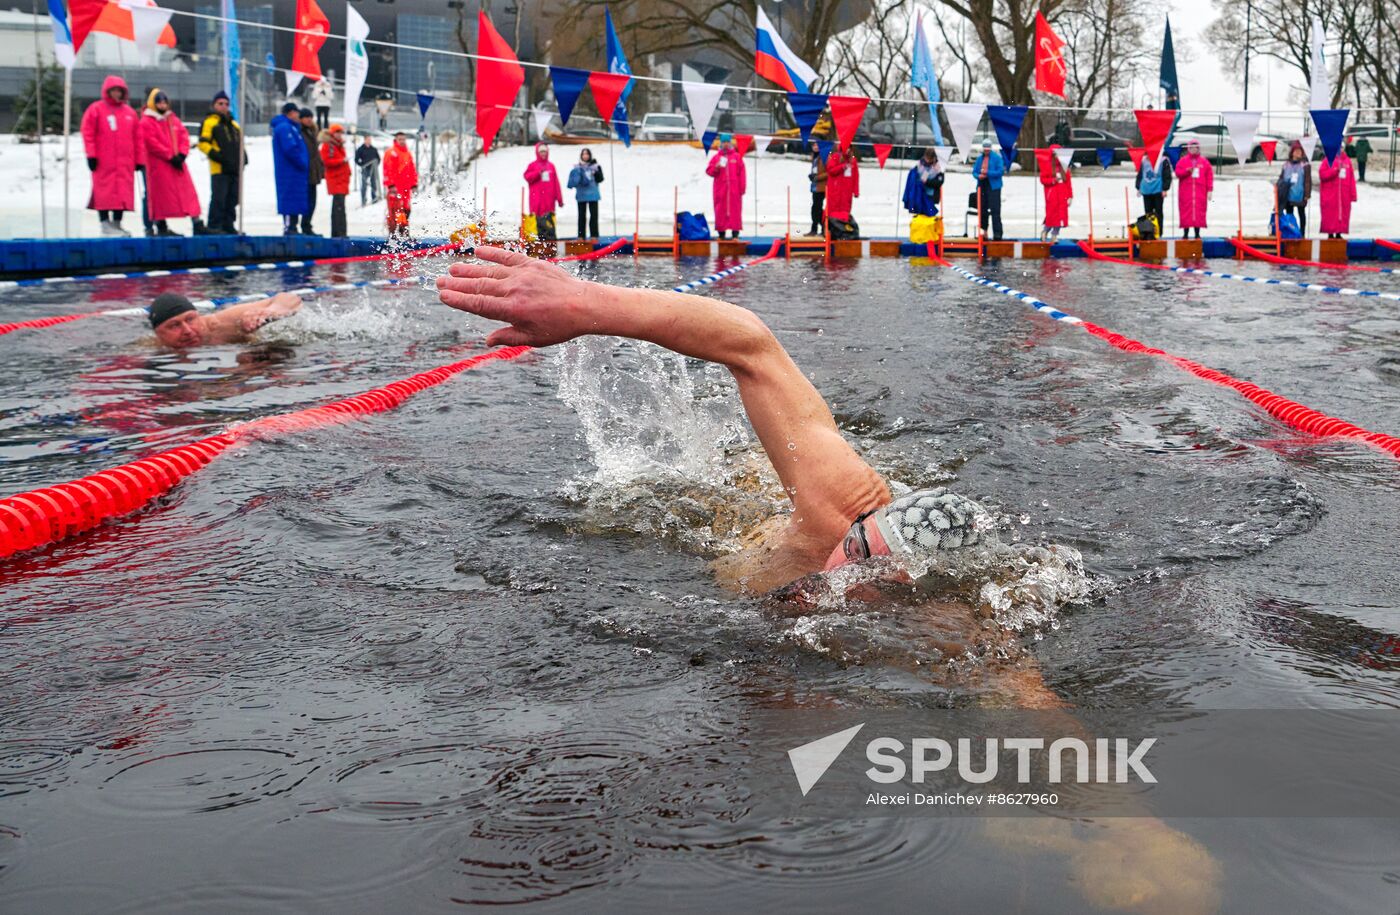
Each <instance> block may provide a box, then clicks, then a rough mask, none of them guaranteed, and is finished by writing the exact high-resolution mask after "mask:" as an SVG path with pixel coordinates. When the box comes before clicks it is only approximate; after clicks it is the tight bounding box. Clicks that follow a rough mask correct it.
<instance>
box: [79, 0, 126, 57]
mask: <svg viewBox="0 0 1400 915" xmlns="http://www.w3.org/2000/svg"><path fill="white" fill-rule="evenodd" d="M106 8H107V0H68V18H69V20H70V23H69V28H71V29H72V31H73V53H74V54H76V53H78V52H79V51H81V50H82V49H83V42H85V41H87V37H88V34H89V33H91V32H92V29H93V26H95V25H96V24H97V20H98V17H100V16H101V15H102V13H103V11H104V10H106ZM127 15H128V16H130V15H131V14H130V13H128V14H127Z"/></svg>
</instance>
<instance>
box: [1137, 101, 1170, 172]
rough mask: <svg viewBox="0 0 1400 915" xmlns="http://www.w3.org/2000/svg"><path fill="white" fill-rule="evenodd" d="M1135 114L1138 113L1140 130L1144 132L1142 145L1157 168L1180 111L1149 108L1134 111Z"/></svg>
mask: <svg viewBox="0 0 1400 915" xmlns="http://www.w3.org/2000/svg"><path fill="white" fill-rule="evenodd" d="M1133 114H1135V115H1137V122H1138V132H1139V133H1141V134H1142V145H1143V147H1144V149H1145V150H1146V153H1147V158H1148V161H1150V162H1151V163H1152V166H1153V168H1156V166H1157V163H1158V162H1159V161H1161V159H1162V147H1163V146H1165V145H1166V144H1167V137H1169V136H1171V135H1172V128H1173V127H1175V126H1176V116H1177V114H1179V112H1176V111H1172V110H1171V109H1161V110H1157V109H1153V108H1149V109H1147V110H1146V111H1143V110H1138V111H1134V112H1133Z"/></svg>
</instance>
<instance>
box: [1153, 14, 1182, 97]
mask: <svg viewBox="0 0 1400 915" xmlns="http://www.w3.org/2000/svg"><path fill="white" fill-rule="evenodd" d="M1158 82H1160V83H1161V85H1162V91H1163V92H1165V93H1166V94H1167V97H1166V102H1165V104H1163V106H1162V107H1164V108H1166V109H1167V110H1169V111H1180V110H1181V86H1180V84H1179V83H1178V82H1177V80H1176V52H1175V51H1173V50H1172V17H1170V16H1168V17H1167V34H1166V35H1165V36H1163V38H1162V66H1161V69H1160V70H1159V71H1158Z"/></svg>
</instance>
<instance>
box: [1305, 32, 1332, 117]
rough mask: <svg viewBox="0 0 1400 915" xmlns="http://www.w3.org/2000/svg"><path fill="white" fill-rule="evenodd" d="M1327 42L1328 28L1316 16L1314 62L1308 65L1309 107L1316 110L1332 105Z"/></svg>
mask: <svg viewBox="0 0 1400 915" xmlns="http://www.w3.org/2000/svg"><path fill="white" fill-rule="evenodd" d="M1304 9H1307V7H1304ZM1326 43H1327V30H1326V29H1324V28H1323V27H1322V20H1321V19H1317V18H1314V19H1313V21H1312V62H1311V65H1310V66H1309V67H1308V71H1309V72H1308V75H1309V77H1311V81H1310V84H1309V87H1308V91H1309V95H1310V96H1311V99H1310V103H1309V105H1308V107H1309V108H1312V109H1314V110H1318V109H1324V110H1325V109H1328V108H1331V107H1332V79H1331V77H1330V76H1329V75H1328V73H1327V50H1326V48H1324V47H1323V46H1324V45H1325V44H1326Z"/></svg>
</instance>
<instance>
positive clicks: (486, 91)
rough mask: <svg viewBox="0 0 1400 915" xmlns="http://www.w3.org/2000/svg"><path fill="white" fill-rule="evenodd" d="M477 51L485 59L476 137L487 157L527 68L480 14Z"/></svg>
mask: <svg viewBox="0 0 1400 915" xmlns="http://www.w3.org/2000/svg"><path fill="white" fill-rule="evenodd" d="M476 52H477V53H478V54H480V55H481V57H482V59H481V60H479V61H478V62H477V66H476V134H477V136H479V137H481V152H482V154H483V155H484V154H485V153H486V152H487V151H488V150H489V149H490V148H491V141H492V140H494V139H496V134H497V133H498V132H499V131H500V129H501V124H502V122H504V121H505V119H506V115H507V114H509V113H510V106H511V104H512V103H513V102H514V101H515V96H516V95H517V94H519V92H520V87H521V86H523V85H525V68H524V67H522V66H520V59H519V58H517V57H516V56H515V51H514V50H512V49H511V46H510V45H508V44H506V40H505V39H504V38H502V37H501V33H500V32H497V31H496V29H495V28H494V27H493V26H492V25H491V20H490V19H487V18H486V13H484V12H480V11H478V12H477V14H476ZM490 58H494V59H490ZM604 116H605V117H606V115H604Z"/></svg>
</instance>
